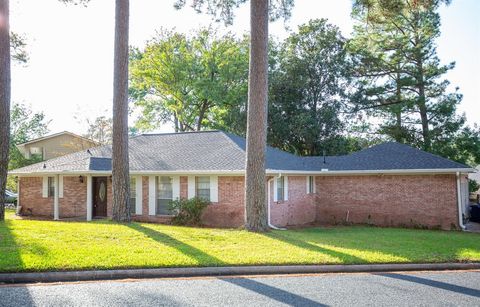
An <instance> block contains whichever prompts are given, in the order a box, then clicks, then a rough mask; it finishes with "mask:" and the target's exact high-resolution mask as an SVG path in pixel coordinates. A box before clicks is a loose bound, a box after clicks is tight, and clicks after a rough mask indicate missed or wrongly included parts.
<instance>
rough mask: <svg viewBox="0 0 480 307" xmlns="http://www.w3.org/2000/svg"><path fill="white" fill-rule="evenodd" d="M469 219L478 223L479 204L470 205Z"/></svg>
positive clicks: (479, 218)
mask: <svg viewBox="0 0 480 307" xmlns="http://www.w3.org/2000/svg"><path fill="white" fill-rule="evenodd" d="M470 221H472V222H475V223H480V205H472V206H470Z"/></svg>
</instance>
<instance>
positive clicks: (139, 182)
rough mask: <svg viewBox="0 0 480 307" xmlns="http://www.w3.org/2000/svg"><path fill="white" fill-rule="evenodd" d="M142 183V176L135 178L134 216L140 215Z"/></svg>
mask: <svg viewBox="0 0 480 307" xmlns="http://www.w3.org/2000/svg"><path fill="white" fill-rule="evenodd" d="M142 187H143V182H142V176H135V194H136V195H135V214H136V215H142V209H143V208H142V200H143V188H142Z"/></svg>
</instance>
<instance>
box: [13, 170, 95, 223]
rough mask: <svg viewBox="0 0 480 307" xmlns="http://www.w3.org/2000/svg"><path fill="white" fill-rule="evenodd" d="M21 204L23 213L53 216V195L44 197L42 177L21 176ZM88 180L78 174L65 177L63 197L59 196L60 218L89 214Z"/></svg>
mask: <svg viewBox="0 0 480 307" xmlns="http://www.w3.org/2000/svg"><path fill="white" fill-rule="evenodd" d="M19 182H20V196H19V197H20V204H21V206H22V210H23V213H27V212H30V210H31V212H32V214H33V215H35V216H50V217H53V197H45V198H44V197H42V186H43V178H42V177H20V178H19ZM86 202H87V180H86V178H84V182H83V183H81V182H80V181H79V179H78V177H77V176H64V177H63V197H61V198H59V202H58V205H59V216H60V218H69V217H85V218H86V216H87V204H86Z"/></svg>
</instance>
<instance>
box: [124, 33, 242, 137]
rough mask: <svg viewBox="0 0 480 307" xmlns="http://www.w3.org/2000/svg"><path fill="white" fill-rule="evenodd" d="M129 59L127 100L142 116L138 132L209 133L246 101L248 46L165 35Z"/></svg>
mask: <svg viewBox="0 0 480 307" xmlns="http://www.w3.org/2000/svg"><path fill="white" fill-rule="evenodd" d="M130 58H131V70H130V96H131V98H132V100H133V101H134V103H135V105H136V106H137V107H139V109H140V110H141V113H142V116H141V118H140V119H139V120H138V122H137V123H136V126H137V128H139V129H140V130H146V131H148V130H152V129H155V128H158V127H159V126H160V124H162V123H167V122H171V123H173V124H174V127H175V130H176V131H199V130H201V129H203V128H212V127H215V126H217V125H218V124H219V123H221V122H222V118H223V116H224V114H225V113H226V110H227V109H229V108H231V107H233V106H234V105H236V104H238V103H239V102H241V101H242V100H244V99H245V96H246V89H247V80H248V77H247V76H248V45H247V44H246V43H245V41H244V40H238V39H235V38H234V37H233V36H231V35H228V34H227V35H224V36H218V35H217V34H216V33H215V31H213V30H212V29H201V30H199V31H198V32H195V33H194V34H193V36H191V37H189V36H186V35H184V34H180V33H175V32H172V31H165V30H163V31H160V32H158V34H157V36H156V37H155V38H153V39H152V40H151V41H150V42H149V43H148V44H147V46H146V47H145V48H144V49H143V50H139V49H133V50H132V52H131V56H130Z"/></svg>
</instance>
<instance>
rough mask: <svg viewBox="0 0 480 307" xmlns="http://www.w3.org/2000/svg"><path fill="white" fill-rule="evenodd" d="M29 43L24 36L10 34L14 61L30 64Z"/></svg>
mask: <svg viewBox="0 0 480 307" xmlns="http://www.w3.org/2000/svg"><path fill="white" fill-rule="evenodd" d="M26 47H27V43H26V38H25V36H24V35H20V34H18V33H15V32H11V33H10V49H11V55H12V60H13V61H15V62H17V63H22V64H25V63H27V62H28V53H27V50H26Z"/></svg>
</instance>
